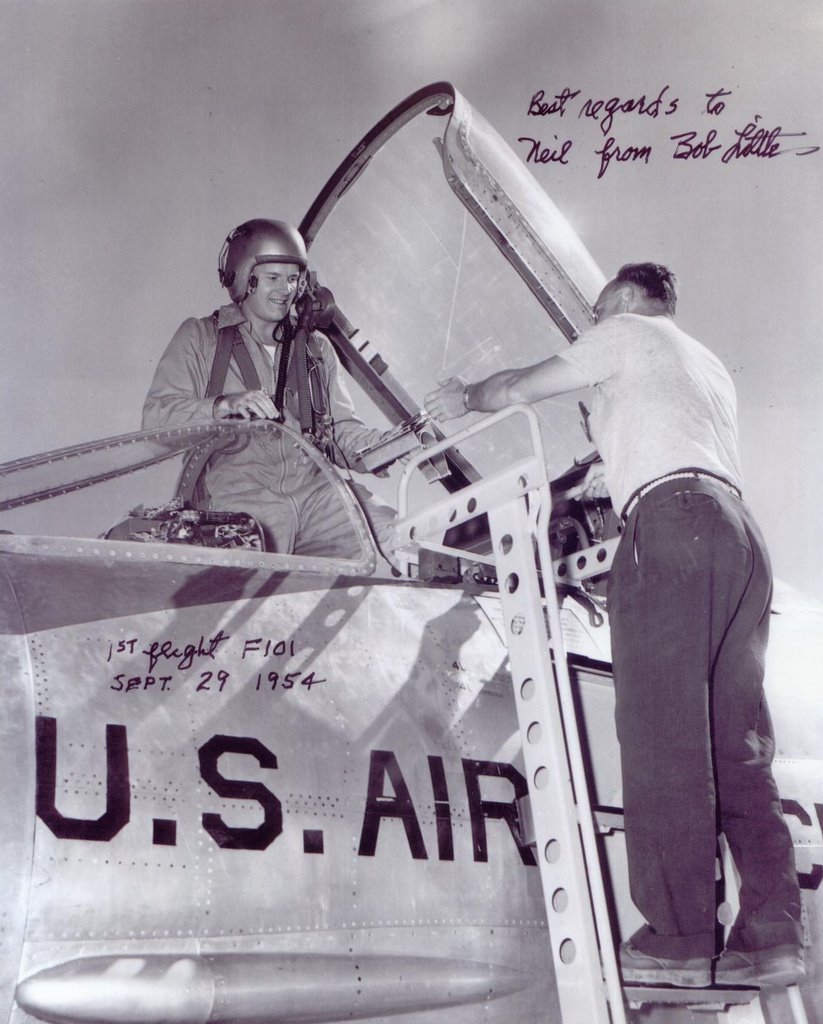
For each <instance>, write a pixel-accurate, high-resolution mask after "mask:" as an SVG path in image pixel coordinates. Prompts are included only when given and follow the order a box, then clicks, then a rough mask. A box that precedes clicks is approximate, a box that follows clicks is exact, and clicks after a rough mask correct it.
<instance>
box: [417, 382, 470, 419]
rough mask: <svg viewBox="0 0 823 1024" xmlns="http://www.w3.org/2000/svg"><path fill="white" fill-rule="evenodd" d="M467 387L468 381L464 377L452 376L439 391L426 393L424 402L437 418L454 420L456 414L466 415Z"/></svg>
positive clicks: (431, 414)
mask: <svg viewBox="0 0 823 1024" xmlns="http://www.w3.org/2000/svg"><path fill="white" fill-rule="evenodd" d="M465 389H466V381H464V380H463V378H462V377H450V378H449V379H448V380H447V381H446V383H445V384H443V385H441V387H439V388H438V389H437V391H432V392H431V393H430V394H428V395H426V399H425V402H424V403H423V405H424V408H425V410H426V412H427V413H428V414H429V416H431V417H432V419H436V420H452V419H454V418H455V417H456V416H465V415H466V406H465V405H464V404H463V392H464V391H465Z"/></svg>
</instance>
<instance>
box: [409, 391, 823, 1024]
mask: <svg viewBox="0 0 823 1024" xmlns="http://www.w3.org/2000/svg"><path fill="white" fill-rule="evenodd" d="M512 416H522V417H524V418H525V420H526V424H527V427H528V433H529V437H530V440H531V454H529V455H527V456H525V457H524V458H522V459H519V460H518V461H515V462H513V463H512V465H510V466H509V467H508V468H506V469H505V470H503V471H502V472H499V473H497V474H495V475H494V476H492V477H489V478H486V479H483V480H481V481H479V482H477V483H475V484H472V485H471V486H469V487H467V488H464V489H462V490H460V491H458V492H456V493H454V494H451V495H449V496H448V497H447V498H445V499H442V500H440V501H437V502H435V503H433V504H432V505H428V506H426V507H425V508H424V509H422V510H421V511H419V512H415V513H413V514H410V513H409V494H408V491H409V483H410V480H411V478H412V476H413V474H414V471H415V469H416V468H417V466H418V464H420V463H422V462H425V461H426V460H428V459H430V458H431V457H432V456H435V455H438V454H439V453H440V452H441V451H445V450H446V449H448V448H451V447H453V446H455V445H458V444H460V443H462V442H463V441H464V440H467V439H468V438H470V437H473V436H475V435H476V434H478V433H480V432H481V431H483V430H487V429H489V428H493V427H494V426H495V425H496V424H497V423H498V422H500V421H501V420H503V419H506V418H509V417H512ZM483 513H485V514H486V515H487V516H488V520H489V529H490V534H491V541H492V553H491V555H485V554H484V555H483V556H482V558H483V561H485V562H493V563H494V565H495V566H496V570H497V580H498V588H499V591H500V599H501V606H502V610H503V618H504V623H505V629H506V641H507V645H508V650H509V660H510V670H511V675H512V682H513V686H514V695H515V702H516V707H517V716H518V723H519V728H520V733H521V736H522V740H523V759H524V765H525V770H526V777H527V781H528V788H529V796H530V809H531V818H532V826H533V832H534V840H535V849H536V856H537V862H538V866H539V869H540V877H541V883H542V887H543V897H544V902H545V906H546V917H547V921H548V925H549V941H550V945H551V951H552V958H553V960H554V968H555V977H556V983H557V992H558V998H559V1002H560V1009H561V1013H562V1018H563V1024H627V1017H626V1006H627V1003H628V1005H629V1006H631V1007H639V1006H642V1005H644V1004H654V1003H657V1004H660V1003H668V1004H670V1005H672V1004H679V1005H680V1006H689V1007H692V1008H695V1009H697V1008H698V1007H699V1008H701V1009H705V1010H714V1009H717V1010H719V1011H722V1010H724V1009H728V1008H729V1006H731V1005H733V1004H736V1005H740V1004H742V1003H749V1002H751V1001H752V1000H753V999H755V998H757V997H758V991H757V989H748V990H742V991H741V990H740V989H738V990H728V991H722V990H715V989H712V990H709V989H702V990H698V989H671V988H664V989H662V990H661V989H655V988H649V987H646V986H643V987H640V986H627V988H626V990H625V992H624V988H623V985H622V981H621V978H620V974H619V971H618V966H617V957H616V952H615V942H614V939H613V934H612V924H611V920H610V914H609V908H608V903H607V899H606V893H605V886H604V880H603V875H602V870H601V866H600V857H599V853H598V849H597V836H596V833H597V827H596V824H595V817H594V814H593V812H592V807H591V804H590V800H589V793H588V782H587V777H586V771H585V767H584V760H583V752H582V749H581V744H580V738H579V734H578V729H577V718H576V711H575V706H574V698H573V694H572V686H571V680H570V677H569V670H568V661H567V657H566V651H565V647H564V643H563V632H562V627H561V621H560V607H559V603H558V598H557V592H556V588H555V586H554V585H551V586H550V585H549V581H552V583H554V579H555V576H554V570H553V566H552V559H551V552H550V549H549V541H548V537H549V529H548V527H549V519H550V515H551V487H550V482H549V479H548V475H547V469H546V462H545V458H544V455H543V442H542V437H541V434H540V428H539V425H538V420H537V417H536V416H535V414H534V413H533V412H532V411H531V410H530V409H528V408H527V407H525V406H512V407H510V408H508V409H505V410H503V411H501V412H498V413H495V414H493V415H491V416H488V417H486V418H485V419H483V420H481V421H478V422H477V423H475V424H473V425H472V426H470V427H467V428H465V429H464V430H462V431H460V432H459V433H456V434H453V435H452V436H451V437H449V438H447V439H446V440H444V441H441V442H439V443H438V444H436V445H432V446H430V447H426V448H425V449H424V450H423V451H422V452H421V453H418V454H416V455H414V456H411V457H410V458H409V459H408V461H407V464H406V468H405V470H404V473H403V476H402V477H401V480H400V484H399V492H398V522H397V527H396V534H395V536H396V545H397V548H396V551H395V555H396V558H397V560H398V562H399V564H400V566H401V568H402V569H404V570H405V573H406V575H411V566H412V565H413V564H414V562H415V561H416V560H417V557H418V555H417V553H418V552H419V550H420V549H421V548H426V549H428V550H431V551H434V552H439V553H441V554H446V555H450V556H454V557H458V558H463V559H469V560H472V561H477V560H478V556H477V555H476V554H475V553H472V552H470V551H465V550H463V549H458V548H454V547H449V546H447V545H445V544H443V543H442V542H440V541H439V538H442V537H443V535H444V534H445V533H446V532H447V531H448V530H449V529H451V528H452V527H456V526H459V525H460V524H461V523H464V522H466V521H467V520H469V519H472V518H474V517H476V516H478V515H481V514H483ZM600 571H603V567H602V566H601V567H600ZM541 577H542V579H543V580H544V581H546V585H545V587H544V591H545V593H544V594H541V589H540V578H541ZM786 998H787V1005H788V1007H789V1010H790V1014H791V1016H792V1019H793V1020H794V1022H795V1024H808V1022H807V1018H806V1015H805V1010H804V1008H803V1004H802V999H801V997H800V993H799V990H798V989H797V987H796V986H792V988H790V989H788V990H787V993H786ZM764 1024H765V1016H764Z"/></svg>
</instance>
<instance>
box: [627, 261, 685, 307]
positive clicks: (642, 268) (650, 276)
mask: <svg viewBox="0 0 823 1024" xmlns="http://www.w3.org/2000/svg"><path fill="white" fill-rule="evenodd" d="M614 280H615V282H616V283H617V284H633V285H636V286H637V287H638V288H642V289H643V291H644V292H645V294H646V296H647V298H649V299H651V300H652V301H654V302H659V303H661V304H662V305H663V307H664V308H665V310H666V312H667V313H669V314H671V315H672V316H674V310H675V306H676V305H677V278H676V277H675V276H674V274H673V273H672V272H671V270H669V268H668V267H664V266H663V265H662V264H660V263H626V264H625V265H624V266H622V267H621V268H620V270H618V271H617V276H616V277H615V279H614Z"/></svg>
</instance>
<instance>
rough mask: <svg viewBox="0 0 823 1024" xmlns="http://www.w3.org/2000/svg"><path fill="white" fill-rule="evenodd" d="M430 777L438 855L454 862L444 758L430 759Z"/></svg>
mask: <svg viewBox="0 0 823 1024" xmlns="http://www.w3.org/2000/svg"><path fill="white" fill-rule="evenodd" d="M429 775H430V776H431V780H432V794H433V796H434V817H435V822H436V824H437V855H438V857H439V858H440V860H454V838H453V835H452V817H451V806H450V804H449V788H448V785H447V784H446V772H445V770H444V768H443V758H442V757H434V756H431V757H429Z"/></svg>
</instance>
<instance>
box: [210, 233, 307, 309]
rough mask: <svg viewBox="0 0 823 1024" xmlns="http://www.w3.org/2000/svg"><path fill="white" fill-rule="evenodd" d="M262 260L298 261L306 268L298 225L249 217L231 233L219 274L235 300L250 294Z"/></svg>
mask: <svg viewBox="0 0 823 1024" xmlns="http://www.w3.org/2000/svg"><path fill="white" fill-rule="evenodd" d="M261 263H296V264H297V265H298V266H299V267H301V268H302V269H303V270H305V269H306V268H307V266H308V256H307V254H306V243H305V242H304V241H303V239H302V237H301V235H300V232H299V231H298V230H297V228H294V227H292V226H291V224H286V223H285V222H284V221H282V220H264V219H262V218H258V219H256V220H247V221H246V222H245V223H244V224H240V225H239V227H236V228H235V229H234V231H232V232H231V233H230V234H229V236H228V238H227V239H226V241H225V242H224V243H223V248H222V249H221V250H220V258H219V260H218V267H217V273H218V275H219V277H220V283H221V284H222V285H223V286H224V287H225V288H228V290H229V295H230V296H231V298H232V301H233V302H242V301H243V299H244V298H245V297H246V295H247V294H248V291H249V281H250V279H251V277H252V271H253V270H254V268H255V267H256V266H258V265H259V264H261ZM301 290H302V289H301Z"/></svg>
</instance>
